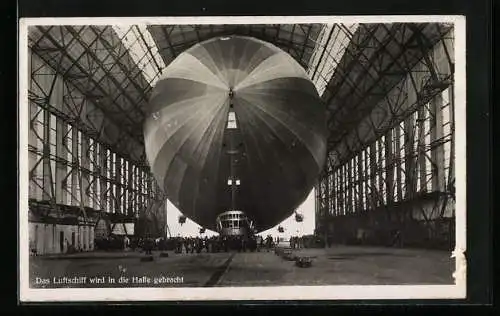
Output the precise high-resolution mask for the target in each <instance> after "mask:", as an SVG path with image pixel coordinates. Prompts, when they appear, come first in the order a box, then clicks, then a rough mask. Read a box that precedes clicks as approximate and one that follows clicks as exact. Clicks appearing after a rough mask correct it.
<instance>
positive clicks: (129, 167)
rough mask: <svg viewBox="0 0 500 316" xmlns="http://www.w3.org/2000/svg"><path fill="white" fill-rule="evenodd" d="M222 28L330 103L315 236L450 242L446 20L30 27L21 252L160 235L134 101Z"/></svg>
mask: <svg viewBox="0 0 500 316" xmlns="http://www.w3.org/2000/svg"><path fill="white" fill-rule="evenodd" d="M229 35H246V36H251V37H255V38H258V39H261V40H264V41H267V42H270V43H272V44H274V45H276V46H278V47H279V48H281V49H283V50H284V51H286V52H288V53H289V54H290V55H291V56H292V57H293V58H294V59H295V60H297V61H298V62H299V63H300V65H302V66H303V67H304V68H305V69H306V71H307V74H308V75H309V77H310V79H311V80H312V81H313V83H314V84H315V86H316V88H317V90H318V92H319V94H320V95H321V97H322V99H323V101H324V102H325V103H326V104H327V109H328V111H327V112H328V113H327V115H328V129H329V137H328V155H327V163H326V165H325V167H324V170H323V173H322V175H321V176H320V178H319V179H318V183H317V185H316V187H315V192H316V232H315V233H316V234H317V235H318V236H322V238H326V239H327V240H328V241H330V242H332V243H344V244H366V245H390V244H391V243H392V241H393V239H394V235H395V234H398V235H399V236H401V238H400V243H401V244H402V246H418V247H438V248H442V249H452V248H453V243H454V216H455V214H454V213H455V204H454V196H455V189H454V188H455V184H454V179H455V176H454V174H455V170H454V169H455V168H454V152H453V148H454V119H453V118H454V111H453V108H454V103H453V100H454V93H453V89H454V83H453V76H454V36H453V25H451V24H442V23H441V24H438V23H422V24H405V23H392V24H352V25H344V24H289V25H288V24H286V25H285V24H276V25H269V24H258V25H148V26H144V25H133V26H119V27H118V26H110V25H90V26H75V25H53V26H30V27H29V29H28V46H29V49H28V72H29V73H28V90H29V91H28V99H29V149H28V150H29V159H28V160H29V207H30V211H29V226H30V248H31V249H36V251H37V253H38V254H50V253H63V252H68V251H69V250H70V249H79V250H82V251H89V250H93V249H94V240H95V239H96V238H99V237H100V236H105V235H107V234H109V233H111V232H113V233H115V234H125V235H133V234H143V233H145V232H147V233H150V234H153V235H154V234H162V233H163V232H164V231H165V229H166V226H167V223H166V215H165V207H164V205H165V200H166V196H165V194H164V193H163V192H162V190H161V189H160V188H159V186H158V185H157V184H156V181H155V180H154V178H153V177H152V175H151V173H150V170H149V167H148V165H147V162H146V157H145V150H144V136H143V121H144V117H145V114H144V112H143V108H144V107H145V105H146V104H147V102H148V98H149V96H150V93H151V89H152V87H153V86H154V84H155V83H156V81H157V80H158V79H159V78H160V77H161V76H162V73H163V71H164V69H165V68H166V66H168V65H169V64H170V63H171V62H172V61H173V60H174V59H175V58H176V57H177V56H179V54H181V53H182V52H183V51H184V50H186V49H188V48H189V47H191V46H192V45H194V44H196V43H199V42H202V41H204V40H206V39H210V38H212V37H216V36H229ZM21 106H26V105H24V104H21ZM134 224H135V225H134Z"/></svg>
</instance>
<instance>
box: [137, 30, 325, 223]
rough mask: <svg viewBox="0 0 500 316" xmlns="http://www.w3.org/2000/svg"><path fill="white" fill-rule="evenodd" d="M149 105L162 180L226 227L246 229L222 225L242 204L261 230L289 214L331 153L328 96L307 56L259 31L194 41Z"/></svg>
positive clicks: (195, 216) (184, 202) (147, 132)
mask: <svg viewBox="0 0 500 316" xmlns="http://www.w3.org/2000/svg"><path fill="white" fill-rule="evenodd" d="M146 114H147V117H146V120H145V123H144V138H145V147H146V156H147V159H148V162H149V164H150V167H151V170H152V172H153V174H154V176H155V178H156V180H157V182H158V184H160V186H163V188H164V191H165V193H166V194H167V196H168V198H169V200H170V201H171V202H172V203H173V204H174V205H175V206H176V207H177V208H178V209H179V210H180V211H181V212H182V213H183V214H184V215H186V216H187V217H189V218H190V219H192V220H193V221H194V222H196V223H198V224H199V225H201V226H203V227H206V228H208V229H212V230H217V231H219V232H223V231H229V228H236V227H222V225H221V221H220V219H221V214H225V215H224V216H226V215H231V214H233V213H232V212H236V213H234V214H242V215H241V217H242V218H244V222H245V223H251V226H252V227H251V228H252V230H254V231H255V232H259V231H263V230H266V229H269V228H271V227H273V226H274V225H276V224H278V223H279V222H281V221H283V220H284V219H286V218H287V217H289V216H290V215H292V214H293V212H294V211H295V210H296V208H297V207H298V206H299V205H300V204H301V203H302V202H303V201H304V200H305V199H306V198H307V196H308V194H309V192H310V191H311V189H312V188H313V186H314V183H315V181H316V179H317V177H318V176H319V174H320V172H321V170H322V168H323V164H324V162H325V158H326V157H325V156H326V106H325V104H324V102H322V100H321V98H320V97H319V95H318V92H317V90H316V88H315V86H314V84H313V83H312V82H311V81H310V79H309V78H308V76H307V74H306V71H305V69H304V68H302V66H301V65H300V64H299V63H298V62H297V61H295V60H294V59H293V58H292V57H291V56H290V55H289V54H288V53H286V52H284V51H283V50H281V49H279V48H278V47H276V46H274V45H272V44H270V43H267V42H264V41H261V40H259V39H255V38H250V37H243V36H229V37H219V38H212V39H210V40H208V41H205V42H202V43H198V44H196V45H194V46H192V47H191V48H189V49H187V50H186V51H184V52H183V53H182V54H181V55H179V56H178V57H177V58H176V59H175V60H174V61H173V62H172V63H171V64H170V65H168V67H167V68H166V69H165V71H164V73H163V76H162V78H161V79H160V80H159V81H158V82H157V84H156V86H155V87H154V88H153V90H152V93H151V97H150V102H149V104H148V108H147V109H146ZM227 212H229V213H227ZM238 223H239V222H238ZM224 225H226V224H224ZM245 226H248V225H247V224H245Z"/></svg>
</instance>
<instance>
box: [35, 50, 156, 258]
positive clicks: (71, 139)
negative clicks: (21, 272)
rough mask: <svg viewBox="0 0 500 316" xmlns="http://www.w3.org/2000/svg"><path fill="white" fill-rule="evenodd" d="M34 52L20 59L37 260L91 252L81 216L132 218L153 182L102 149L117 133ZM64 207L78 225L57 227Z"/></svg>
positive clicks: (90, 235) (89, 227) (145, 203)
mask: <svg viewBox="0 0 500 316" xmlns="http://www.w3.org/2000/svg"><path fill="white" fill-rule="evenodd" d="M39 54H43V52H42V53H41V52H33V51H32V50H31V49H30V50H29V58H28V59H29V63H28V70H29V74H28V76H29V83H28V84H29V87H28V89H29V96H28V98H29V105H28V106H29V115H30V117H29V118H28V123H29V136H28V137H29V139H28V146H29V148H28V151H29V156H28V163H29V170H30V172H29V199H30V210H29V212H30V223H29V226H30V230H29V231H30V234H29V238H30V248H31V249H37V254H49V253H60V252H67V251H68V245H73V246H75V247H77V248H78V250H79V251H89V250H93V248H94V245H93V240H94V225H95V222H92V221H90V219H89V217H88V214H86V213H88V210H97V211H100V212H104V213H109V214H111V213H115V214H124V215H126V216H128V217H131V218H136V217H137V216H138V215H139V214H140V213H141V212H145V211H147V210H148V207H149V206H150V205H149V204H150V201H151V200H152V199H153V197H154V196H155V195H156V192H157V187H156V182H155V181H154V179H153V178H152V177H151V176H150V174H149V171H148V170H147V169H146V168H144V167H142V166H140V165H138V164H135V163H134V162H133V161H132V160H131V159H130V158H129V157H124V155H120V154H118V153H117V152H116V150H115V148H113V146H112V145H106V144H107V143H108V142H109V143H111V140H112V139H113V138H114V137H116V136H117V135H119V133H118V130H117V127H116V126H113V124H112V123H110V122H105V121H104V114H103V112H102V111H101V110H100V108H99V107H98V106H97V105H95V104H94V102H91V101H90V100H89V99H88V97H87V96H84V95H82V93H80V91H78V90H77V89H76V88H75V86H73V85H72V83H71V81H70V80H69V79H68V78H66V77H64V74H61V73H60V72H58V71H56V69H53V68H52V67H50V66H49V65H48V64H47V63H45V61H44V60H42V58H40V56H39ZM38 202H47V203H49V205H50V208H51V211H50V212H51V214H52V215H51V217H50V218H48V217H47V216H42V217H39V216H37V215H34V213H33V212H35V213H39V212H40V210H39V209H38V208H39V204H38ZM66 206H73V207H76V208H77V209H78V210H80V211H81V220H79V221H76V222H75V223H72V224H61V223H60V222H61V219H62V218H64V216H66V214H65V212H66V209H67V208H66ZM86 210H87V211H86ZM35 218H36V219H35ZM73 233H74V236H73ZM61 234H63V235H61ZM61 236H63V237H61ZM61 238H63V240H62V241H61V240H60V239H61ZM66 239H67V240H69V243H67V242H66ZM73 239H74V242H72V240H73Z"/></svg>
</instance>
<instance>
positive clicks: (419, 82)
mask: <svg viewBox="0 0 500 316" xmlns="http://www.w3.org/2000/svg"><path fill="white" fill-rule="evenodd" d="M427 54H428V58H423V59H422V60H421V61H420V62H419V63H418V64H417V65H416V66H414V67H413V68H412V70H411V71H410V72H409V73H408V74H407V75H406V77H404V79H403V80H402V81H401V82H400V83H399V84H397V85H396V86H395V87H394V88H393V89H392V90H391V91H390V93H389V94H388V95H387V96H386V97H385V98H384V99H383V100H382V101H381V102H379V103H378V104H376V105H375V106H374V108H373V110H372V111H371V113H370V114H369V115H368V116H367V117H366V118H365V119H364V120H363V121H362V122H361V123H360V124H359V125H358V126H357V127H356V128H354V129H353V130H351V131H350V133H349V134H348V135H347V136H346V137H344V139H343V141H342V142H341V144H340V145H339V146H337V148H334V149H332V150H331V151H330V152H329V159H328V164H327V166H326V168H325V170H324V172H323V175H322V176H321V178H320V180H319V183H318V185H317V188H316V189H317V190H316V192H317V197H316V202H317V203H316V215H317V216H316V217H317V223H316V227H317V232H318V233H320V234H322V235H324V236H326V237H327V238H329V239H330V240H332V241H336V242H349V243H359V242H361V240H362V239H363V242H365V243H372V244H381V245H388V244H392V243H393V239H392V237H391V238H389V237H387V236H395V235H396V232H398V231H399V233H397V234H399V235H401V236H403V239H404V240H405V242H404V244H405V245H406V246H411V245H415V246H417V245H419V246H423V245H428V246H430V245H431V244H435V245H436V246H437V245H440V247H445V248H449V247H451V244H452V243H453V239H454V233H452V232H454V227H452V226H453V218H454V209H455V205H454V200H453V197H454V172H455V171H454V167H453V166H454V163H453V161H454V154H453V144H454V140H453V128H454V127H453V125H454V124H453V122H454V112H453V105H454V103H453V100H454V97H453V84H452V82H453V64H454V61H453V55H454V52H453V29H452V30H451V31H450V32H449V33H448V34H447V35H445V36H444V37H443V39H442V40H441V41H439V42H438V43H437V44H436V45H435V46H434V47H433V49H432V50H431V51H430V52H429V53H427ZM381 223H383V224H381ZM442 223H445V224H442ZM450 223H451V224H450ZM375 227H378V228H375ZM367 231H369V232H370V233H367V234H365V237H364V238H362V237H361V236H362V235H363V233H362V232H367ZM423 232H425V233H423ZM384 236H385V237H384Z"/></svg>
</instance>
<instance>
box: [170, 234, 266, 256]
mask: <svg viewBox="0 0 500 316" xmlns="http://www.w3.org/2000/svg"><path fill="white" fill-rule="evenodd" d="M172 240H173V243H174V250H175V252H176V253H194V252H196V253H201V252H202V251H204V252H211V253H215V252H228V251H231V250H237V251H242V252H244V251H256V250H258V244H257V240H256V239H255V238H251V237H243V236H212V237H210V238H208V237H203V238H202V237H174V238H172Z"/></svg>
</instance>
